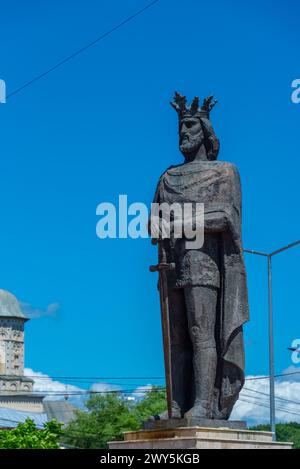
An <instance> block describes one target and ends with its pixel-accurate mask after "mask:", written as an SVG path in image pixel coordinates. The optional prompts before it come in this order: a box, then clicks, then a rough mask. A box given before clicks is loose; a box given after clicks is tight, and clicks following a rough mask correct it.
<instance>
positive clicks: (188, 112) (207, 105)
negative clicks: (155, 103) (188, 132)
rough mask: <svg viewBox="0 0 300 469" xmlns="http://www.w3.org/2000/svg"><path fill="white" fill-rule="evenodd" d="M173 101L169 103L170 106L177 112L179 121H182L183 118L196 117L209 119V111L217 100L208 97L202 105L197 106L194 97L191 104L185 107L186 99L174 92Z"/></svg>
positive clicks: (196, 98)
mask: <svg viewBox="0 0 300 469" xmlns="http://www.w3.org/2000/svg"><path fill="white" fill-rule="evenodd" d="M173 99H174V101H173V102H171V103H170V104H171V106H172V107H173V108H174V109H175V111H177V113H178V116H179V119H183V118H184V117H198V118H201V117H202V118H205V119H209V114H210V111H211V110H212V109H213V107H214V106H215V105H216V104H217V102H218V101H217V100H216V99H214V97H213V96H208V97H207V98H205V99H204V100H203V104H202V106H201V107H200V106H199V98H198V96H196V97H195V98H194V99H193V101H192V104H191V105H190V106H187V99H186V97H185V96H182V95H181V94H179V93H177V91H176V92H175V96H174V98H173Z"/></svg>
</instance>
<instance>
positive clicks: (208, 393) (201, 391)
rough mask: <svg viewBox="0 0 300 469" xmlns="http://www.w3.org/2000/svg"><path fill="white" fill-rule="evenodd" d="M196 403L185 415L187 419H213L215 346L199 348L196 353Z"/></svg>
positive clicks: (194, 361) (194, 362)
mask: <svg viewBox="0 0 300 469" xmlns="http://www.w3.org/2000/svg"><path fill="white" fill-rule="evenodd" d="M193 364H194V373H195V393H196V395H195V402H194V406H193V407H192V408H191V409H190V410H189V411H188V412H186V413H185V414H184V417H185V418H206V419H211V418H212V415H213V401H214V384H215V379H216V367H217V351H216V348H215V346H211V345H208V346H206V347H204V348H199V349H198V350H197V351H196V352H195V353H194V360H193Z"/></svg>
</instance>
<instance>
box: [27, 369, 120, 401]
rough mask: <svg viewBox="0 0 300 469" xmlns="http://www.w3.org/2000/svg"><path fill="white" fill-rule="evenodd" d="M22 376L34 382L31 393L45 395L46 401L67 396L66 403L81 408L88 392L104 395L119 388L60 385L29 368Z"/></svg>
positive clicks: (108, 385)
mask: <svg viewBox="0 0 300 469" xmlns="http://www.w3.org/2000/svg"><path fill="white" fill-rule="evenodd" d="M24 375H25V376H28V377H30V378H32V379H33V380H34V385H33V392H37V393H41V394H44V395H45V399H47V400H51V401H53V400H62V399H65V396H68V402H70V403H71V404H73V405H75V406H77V407H80V408H82V407H83V406H84V403H85V402H86V400H87V399H88V398H89V397H90V393H89V391H94V392H95V391H96V392H99V393H105V392H109V391H119V390H121V388H120V387H119V386H116V385H112V384H108V383H93V384H92V385H91V386H90V387H89V388H80V387H78V386H74V385H73V384H66V383H62V382H61V381H57V380H54V379H52V378H51V377H50V376H48V375H46V374H45V373H42V372H40V371H33V370H32V369H31V368H25V369H24Z"/></svg>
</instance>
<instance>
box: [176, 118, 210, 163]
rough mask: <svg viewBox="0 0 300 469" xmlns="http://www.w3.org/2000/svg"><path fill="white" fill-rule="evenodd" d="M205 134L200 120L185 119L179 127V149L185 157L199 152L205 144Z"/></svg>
mask: <svg viewBox="0 0 300 469" xmlns="http://www.w3.org/2000/svg"><path fill="white" fill-rule="evenodd" d="M203 139H204V134H203V129H202V125H201V122H200V119H198V118H196V117H185V118H184V119H182V120H181V122H180V127H179V147H180V151H181V152H182V153H183V155H184V156H189V155H190V154H192V153H195V152H197V150H198V149H199V148H200V146H201V145H202V144H203Z"/></svg>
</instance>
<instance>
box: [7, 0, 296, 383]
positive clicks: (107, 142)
mask: <svg viewBox="0 0 300 469" xmlns="http://www.w3.org/2000/svg"><path fill="white" fill-rule="evenodd" d="M146 3H147V2H146V1H142V0H139V1H137V0H126V1H121V0H113V1H107V0H106V1H96V0H85V1H84V2H83V1H81V0H78V1H76V2H74V1H71V0H61V1H58V0H56V1H52V2H50V1H44V2H42V3H41V2H38V1H37V0H36V1H27V2H22V1H20V0H18V1H17V0H12V1H10V2H6V3H5V4H2V5H1V29H0V51H1V67H0V78H2V79H4V80H5V81H6V83H7V88H8V93H10V92H12V91H13V90H14V89H16V88H18V87H19V86H21V85H22V84H23V83H25V82H26V81H28V80H30V79H31V78H33V77H34V76H35V75H38V74H39V73H41V72H43V71H44V70H46V69H48V68H49V67H51V66H52V65H54V64H55V63H56V62H58V61H60V60H61V59H63V58H64V57H65V56H67V55H69V54H70V53H72V52H74V51H75V50H76V49H78V48H80V47H82V46H83V45H85V44H86V43H88V42H89V41H92V40H93V39H95V38H96V37H97V36H99V35H100V34H102V33H103V32H105V31H106V30H108V29H110V28H111V27H113V26H114V25H115V24H117V23H119V22H120V21H122V20H123V19H124V18H126V17H127V16H129V15H131V14H133V13H134V12H135V11H136V10H138V9H140V8H142V7H143V6H144V5H145V4H146ZM299 13H300V6H299V3H298V2H296V1H291V0H289V1H286V2H284V3H283V2H281V1H279V0H272V1H271V0H268V1H267V0H264V1H258V0H252V1H249V0H244V1H243V2H241V1H240V0H226V1H225V0H222V1H221V0H211V1H210V2H206V1H205V2H204V1H200V0H198V1H197V0H185V1H184V2H183V1H180V0H172V1H171V0H161V1H160V2H159V3H158V4H156V5H155V6H153V7H152V8H151V9H149V10H148V11H147V12H145V13H144V14H143V15H141V16H139V17H138V18H137V19H136V20H134V21H133V22H131V23H129V24H127V25H125V26H124V27H123V28H121V29H119V30H118V31H116V32H115V33H114V34H112V35H111V36H109V37H107V38H106V39H105V40H103V41H102V42H100V43H99V44H97V45H95V46H94V47H92V48H90V49H89V50H88V51H86V52H85V53H83V54H81V55H80V56H78V57H76V58H75V59H74V60H72V61H70V62H69V63H67V64H65V65H64V66H62V67H61V68H59V69H58V70H56V71H54V72H53V73H51V74H49V75H47V76H46V77H45V78H43V79H41V80H40V81H38V82H36V83H35V84H33V85H32V86H30V87H28V88H27V89H25V90H23V92H21V93H19V94H17V95H15V96H13V97H11V99H9V100H8V101H7V104H5V105H1V106H0V119H1V120H0V122H1V128H0V135H1V174H0V181H1V184H0V207H1V234H0V240H1V248H2V249H1V270H0V285H1V288H4V289H7V290H9V291H11V292H13V293H14V294H15V295H16V296H17V297H18V299H20V300H21V301H23V302H25V303H30V304H31V305H33V307H36V308H44V309H46V308H47V306H48V305H49V304H51V303H59V305H60V309H59V310H58V311H57V314H56V316H55V317H41V318H39V319H34V320H32V321H31V322H30V323H28V325H27V332H26V366H28V367H30V368H32V369H34V370H39V371H42V372H44V373H46V374H48V375H51V376H122V377H124V376H128V377H131V376H145V377H150V376H163V358H162V345H161V328H160V312H159V299H158V294H157V290H156V277H155V275H153V274H151V273H149V271H148V266H149V265H150V264H153V263H155V260H156V251H155V248H154V247H152V246H151V244H150V242H149V240H144V239H143V240H129V239H125V240H123V239H121V240H100V239H98V238H97V237H96V234H95V227H96V222H97V217H96V215H95V211H96V206H97V205H98V204H99V203H100V202H104V201H108V202H113V203H116V202H117V200H118V195H119V194H127V195H128V201H129V202H130V203H131V202H135V201H139V202H145V203H147V204H150V201H151V199H152V196H153V192H154V189H155V186H156V182H157V179H158V177H159V175H160V174H161V173H162V172H163V170H164V169H165V168H166V167H168V166H169V165H170V164H176V163H179V162H181V161H182V157H181V155H180V153H179V151H178V144H177V116H176V114H175V112H174V111H173V110H172V109H171V107H170V106H169V101H170V99H171V97H172V95H173V92H174V91H175V90H178V91H180V92H182V93H184V94H187V96H188V97H189V98H192V97H193V96H194V95H196V94H198V95H200V96H201V97H205V96H207V95H208V94H214V95H215V96H216V97H217V98H218V100H219V105H218V106H216V108H215V109H214V111H213V113H212V121H213V124H214V127H215V130H216V132H217V134H218V136H219V138H220V140H221V152H220V159H221V160H227V161H231V162H233V163H235V164H237V165H238V167H239V169H240V173H241V179H242V187H243V239H244V247H245V248H248V249H259V250H264V251H273V250H274V249H277V248H278V247H281V246H282V245H284V244H288V243H289V242H292V241H294V240H296V239H298V238H300V236H299V232H300V231H299V228H300V222H299V218H298V214H299V208H298V201H299V170H300V161H299V147H300V142H299V137H298V135H299V133H298V132H299V113H300V104H299V105H296V104H293V103H292V102H291V93H292V89H291V83H292V81H293V80H294V79H296V78H300V70H299V50H298V44H299V35H300V32H299V31H300V28H299V22H300V15H299ZM299 256H300V248H299V247H298V248H294V250H293V251H290V252H287V253H285V254H281V255H280V256H278V257H277V258H276V259H274V320H275V346H276V350H275V358H276V371H277V372H281V371H282V370H283V369H286V368H287V367H288V366H290V365H291V359H290V358H291V357H290V354H289V353H288V352H287V351H286V348H287V346H289V345H290V343H291V342H292V340H293V339H295V338H297V337H300V327H299V320H298V315H299V306H300V305H299V296H298V263H299V259H300V257H299ZM246 262H247V272H248V284H249V297H250V307H251V322H250V323H249V325H247V326H246V328H245V336H246V344H247V350H246V355H247V369H246V371H247V373H248V374H252V375H255V374H267V373H268V342H267V282H266V280H267V278H266V273H267V272H266V260H265V259H262V258H250V257H249V256H247V257H246ZM135 382H136V383H137V384H142V383H146V382H147V380H141V381H135Z"/></svg>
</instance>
